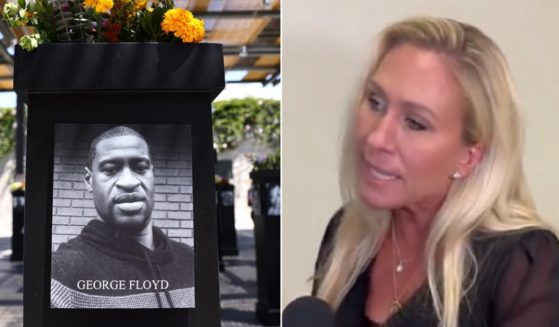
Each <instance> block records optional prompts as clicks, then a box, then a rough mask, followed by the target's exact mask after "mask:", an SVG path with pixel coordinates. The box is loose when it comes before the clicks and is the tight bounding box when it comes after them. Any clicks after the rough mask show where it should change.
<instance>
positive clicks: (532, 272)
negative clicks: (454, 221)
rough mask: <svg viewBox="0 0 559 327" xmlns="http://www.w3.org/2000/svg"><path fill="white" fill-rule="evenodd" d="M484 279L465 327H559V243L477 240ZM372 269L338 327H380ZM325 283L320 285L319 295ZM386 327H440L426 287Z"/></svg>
mask: <svg viewBox="0 0 559 327" xmlns="http://www.w3.org/2000/svg"><path fill="white" fill-rule="evenodd" d="M341 219H342V212H341V211H339V212H338V213H336V215H334V217H333V218H332V219H331V220H330V223H329V224H328V227H327V229H326V232H325V235H324V237H323V239H322V244H321V246H320V251H319V255H318V259H317V261H316V266H315V269H316V268H318V267H320V266H321V265H322V264H324V261H325V260H326V258H327V256H328V254H329V252H330V250H331V248H332V246H333V244H332V242H333V237H334V235H335V233H336V229H337V228H338V226H339V224H340V221H341ZM473 249H474V253H475V256H476V258H477V261H478V275H477V277H476V281H475V284H474V286H473V288H472V289H471V290H470V291H469V292H468V293H467V295H466V299H465V300H463V301H462V304H461V307H460V318H459V326H467V327H478V326H479V327H482V326H483V327H526V326H533V327H536V326H537V327H552V326H554V327H555V326H559V241H558V240H557V238H556V237H555V235H554V234H553V233H551V232H550V231H546V230H541V229H523V230H519V231H515V232H506V233H497V234H491V235H488V234H484V233H478V234H477V235H476V237H474V239H473ZM373 265H374V258H373V260H372V261H371V263H370V264H369V265H368V267H367V268H366V269H365V271H363V272H362V273H361V274H360V275H359V276H358V278H357V280H356V281H355V284H354V285H353V287H352V288H351V289H350V290H349V292H348V294H347V295H346V297H345V298H344V299H343V300H342V302H341V304H340V306H339V308H338V310H337V312H336V326H339V327H341V326H343V327H375V326H379V325H378V324H375V323H373V322H371V321H369V320H368V318H367V316H366V315H365V302H366V299H367V296H368V290H369V276H370V269H371V268H372V266H373ZM319 283H320V280H315V283H314V285H313V294H316V291H317V290H318V285H319ZM382 326H390V327H414V326H417V327H430V326H433V327H436V326H437V318H436V315H435V310H434V308H433V304H432V299H431V294H430V292H429V287H428V285H427V282H425V283H424V284H423V285H422V286H421V287H420V288H419V289H418V290H417V291H416V293H415V294H414V295H412V297H411V298H410V299H409V300H408V301H407V302H406V303H404V307H403V308H402V309H401V310H400V311H398V312H397V313H396V314H394V315H393V316H391V317H390V318H389V319H388V320H387V321H386V323H385V324H383V325H382Z"/></svg>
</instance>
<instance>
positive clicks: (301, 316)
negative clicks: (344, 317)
mask: <svg viewBox="0 0 559 327" xmlns="http://www.w3.org/2000/svg"><path fill="white" fill-rule="evenodd" d="M281 325H282V326H283V327H310V326H320V327H334V313H333V312H332V309H331V308H330V306H329V305H328V304H327V303H326V302H324V301H322V300H321V299H318V298H316V297H312V296H303V297H300V298H297V299H295V300H294V301H293V302H291V303H289V304H288V305H287V307H285V310H283V313H282V324H281Z"/></svg>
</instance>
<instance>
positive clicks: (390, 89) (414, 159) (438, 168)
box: [355, 44, 479, 209]
mask: <svg viewBox="0 0 559 327" xmlns="http://www.w3.org/2000/svg"><path fill="white" fill-rule="evenodd" d="M464 103H465V100H464V95H463V93H462V90H461V87H460V85H459V84H458V82H457V81H456V80H455V78H454V77H453V75H452V74H451V72H450V70H449V69H448V68H447V66H446V63H445V62H444V61H443V57H442V55H441V54H437V53H436V52H433V51H430V50H425V49H422V48H419V47H416V46H413V45H409V44H403V45H400V46H397V47H396V48H394V49H392V50H390V51H389V52H388V53H387V54H386V55H385V57H384V58H383V60H382V62H381V63H380V65H379V67H378V69H377V70H376V72H375V73H374V74H372V75H371V77H370V78H369V79H368V81H367V84H366V86H365V92H364V96H363V100H362V102H361V104H360V105H359V108H358V112H357V117H356V118H357V120H356V126H355V127H356V128H355V141H356V143H357V155H358V161H357V162H358V173H359V176H358V183H359V191H360V193H361V196H362V198H363V200H364V201H365V203H367V204H368V205H370V206H372V207H375V208H380V209H397V208H402V207H409V206H413V205H420V206H425V205H429V204H432V205H435V206H436V205H439V204H440V203H441V202H442V200H443V199H444V197H445V195H446V194H447V192H448V189H449V187H450V185H451V183H452V180H451V178H450V176H451V175H452V174H454V173H455V172H458V173H460V174H461V175H462V176H464V175H466V174H467V173H469V171H470V170H471V169H472V168H473V166H474V165H475V163H477V160H478V159H479V156H478V155H477V154H476V152H475V151H476V150H475V149H474V148H472V147H471V146H470V147H468V146H466V145H465V144H464V143H463V141H462V131H463V112H464V111H463V110H464Z"/></svg>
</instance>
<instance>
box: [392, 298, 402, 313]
mask: <svg viewBox="0 0 559 327" xmlns="http://www.w3.org/2000/svg"><path fill="white" fill-rule="evenodd" d="M400 309H402V303H400V301H398V300H394V302H392V307H391V308H390V312H391V313H392V314H395V313H396V312H398V311H400Z"/></svg>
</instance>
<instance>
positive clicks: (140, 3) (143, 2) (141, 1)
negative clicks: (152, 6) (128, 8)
mask: <svg viewBox="0 0 559 327" xmlns="http://www.w3.org/2000/svg"><path fill="white" fill-rule="evenodd" d="M147 4H148V2H147V0H136V2H135V4H134V7H135V8H136V10H143V9H146V6H147Z"/></svg>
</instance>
